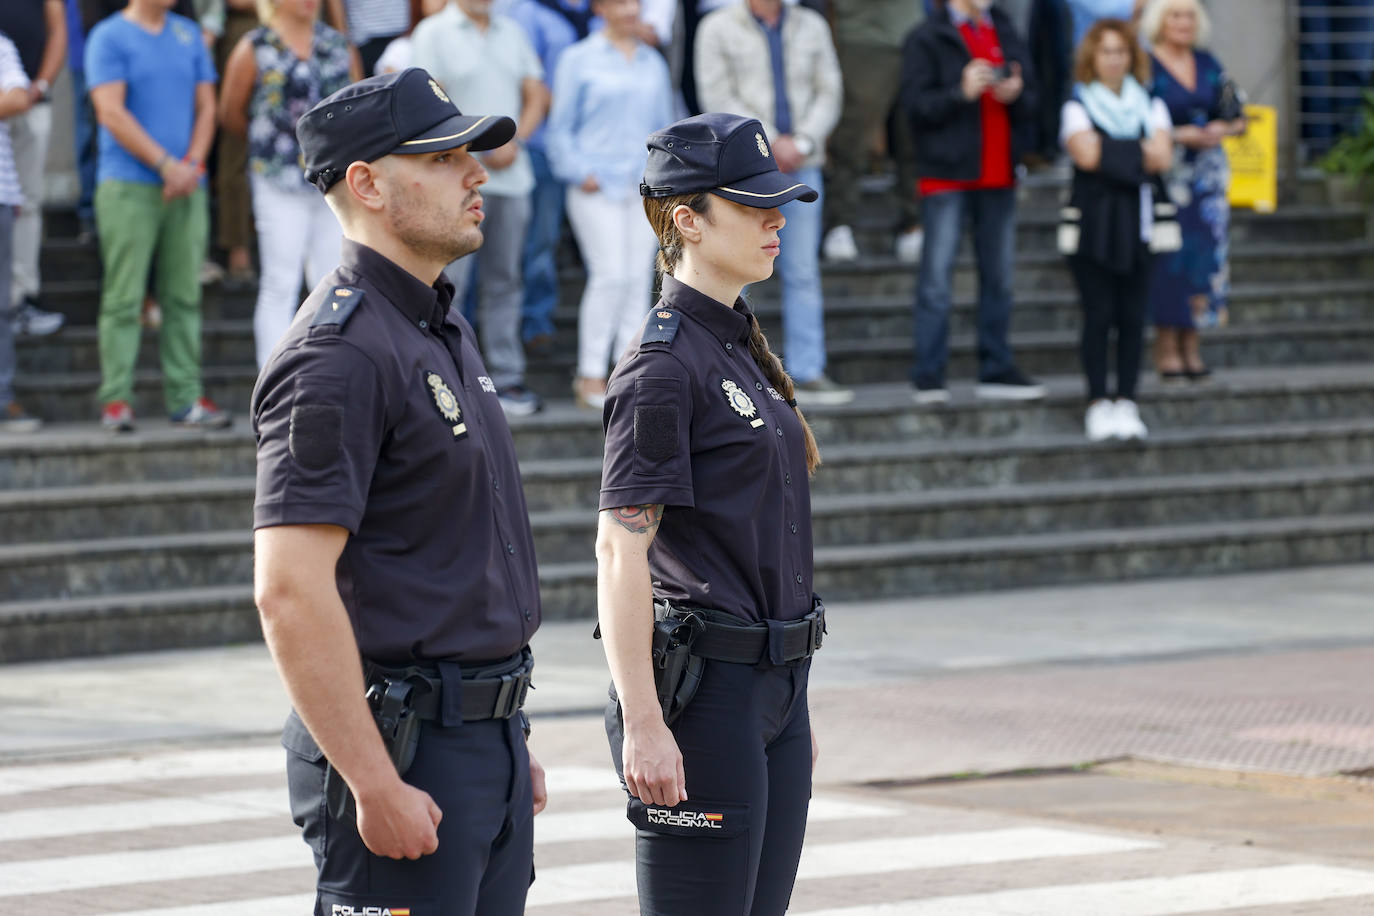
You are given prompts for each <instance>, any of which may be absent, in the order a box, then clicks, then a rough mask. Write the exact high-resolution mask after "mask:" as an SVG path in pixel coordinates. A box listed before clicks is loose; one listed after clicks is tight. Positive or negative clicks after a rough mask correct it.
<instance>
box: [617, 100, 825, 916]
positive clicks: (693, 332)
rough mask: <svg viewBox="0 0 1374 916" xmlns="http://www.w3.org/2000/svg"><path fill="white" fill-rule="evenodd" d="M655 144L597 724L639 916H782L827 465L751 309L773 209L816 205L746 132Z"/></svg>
mask: <svg viewBox="0 0 1374 916" xmlns="http://www.w3.org/2000/svg"><path fill="white" fill-rule="evenodd" d="M648 145H649V159H648V164H647V166H646V169H645V175H644V183H643V184H641V186H640V193H641V195H642V196H643V197H644V198H645V201H644V209H645V212H646V213H647V215H648V217H649V222H650V223H651V224H652V225H653V228H654V231H655V233H656V234H657V235H658V239H659V245H660V254H659V267H660V269H661V270H662V271H663V272H664V274H665V276H664V278H663V294H662V298H661V299H660V301H659V303H658V305H657V306H656V307H655V308H654V309H653V310H652V311H651V312H650V313H649V319H648V322H647V323H646V325H645V330H644V334H643V339H642V341H641V342H640V344H639V345H638V348H637V350H635V351H632V352H630V353H627V355H626V356H625V357H624V358H623V359H622V361H621V363H620V365H619V366H618V367H617V368H616V371H615V373H614V374H613V375H612V377H611V380H610V384H609V389H608V392H607V401H606V407H605V414H604V417H605V425H606V452H605V465H604V469H603V476H602V488H601V500H600V505H601V514H600V522H599V530H598V534H597V560H598V567H599V574H598V583H597V588H598V599H599V606H600V625H601V631H602V634H603V636H604V639H605V643H606V656H607V660H608V662H609V664H610V668H611V674H612V677H613V679H614V688H613V689H614V693H615V696H613V698H612V703H611V707H610V710H609V711H608V715H607V731H608V734H609V736H610V739H611V753H612V757H613V758H614V760H615V763H616V766H617V768H618V769H619V771H620V773H621V776H622V778H623V780H624V782H625V786H626V788H627V789H628V791H629V793H630V795H631V796H632V797H631V798H630V799H629V812H628V813H629V818H630V820H631V821H632V822H633V823H634V824H635V825H636V827H637V828H638V830H637V841H636V861H637V867H638V881H639V893H640V906H641V912H643V913H645V914H689V913H690V914H694V916H699V914H717V913H718V914H731V916H740V914H753V916H764V914H781V913H783V912H784V911H785V910H786V908H787V903H788V900H789V897H790V895H791V891H792V883H793V881H794V880H795V877H796V871H797V863H798V859H799V857H800V855H801V846H802V835H803V833H804V831H805V827H806V811H807V801H808V799H809V797H810V794H811V769H812V766H813V763H814V741H813V739H812V737H811V728H810V717H809V714H808V711H807V703H806V684H807V674H808V671H809V669H810V661H809V659H810V656H811V654H812V653H813V652H814V651H815V649H816V648H817V647H818V646H819V643H820V633H821V630H822V627H823V616H822V615H823V610H822V609H821V608H820V607H819V602H817V601H816V600H815V598H814V596H813V594H812V591H811V573H812V553H811V500H810V491H809V485H808V476H809V473H810V472H811V471H812V470H814V468H815V467H816V465H817V464H819V463H820V458H819V455H818V453H817V450H816V443H815V439H814V438H813V437H812V435H811V431H810V429H809V427H808V426H807V424H806V420H805V419H804V418H803V417H802V415H801V413H800V412H799V411H797V410H796V408H795V403H794V401H793V395H792V380H791V379H790V378H789V377H788V375H787V373H786V372H785V371H783V368H782V364H781V363H780V362H779V360H778V358H777V357H776V356H774V355H773V354H772V352H770V351H769V349H768V342H767V340H765V339H764V336H763V333H762V331H761V330H760V328H759V324H758V321H757V319H756V318H755V317H754V315H753V314H752V313H751V312H750V310H749V308H748V306H747V305H746V304H745V303H744V302H743V301H742V300H741V299H740V298H739V297H740V292H741V289H742V288H743V287H744V286H745V285H747V284H749V283H754V282H757V281H759V280H763V279H765V278H767V277H768V276H769V275H770V274H771V273H772V272H773V260H774V258H776V257H777V256H778V250H779V247H778V230H779V229H780V228H782V225H783V223H784V219H783V217H782V214H781V213H780V212H779V211H778V208H779V207H780V206H781V205H783V204H784V203H787V202H788V201H791V200H794V199H801V200H803V201H814V200H815V199H816V192H815V191H813V190H812V189H811V188H809V187H807V186H806V185H804V184H797V183H794V182H792V181H791V179H789V178H788V177H787V176H786V175H784V174H782V173H781V172H779V171H778V169H777V166H776V164H775V163H774V160H773V157H772V151H771V149H770V148H769V146H768V141H767V139H766V138H765V136H764V132H763V127H762V126H761V125H760V124H759V122H757V121H754V120H749V119H746V118H741V117H738V116H735V115H722V114H707V115H701V116H698V117H694V118H688V119H686V120H684V121H679V122H677V123H676V124H673V125H672V126H670V127H668V128H666V129H664V130H662V131H660V132H658V133H655V134H653V135H651V136H650V137H649V143H648ZM651 580H652V595H651ZM655 599H656V600H655ZM651 606H653V607H654V612H655V614H656V615H657V616H658V617H659V618H660V623H658V624H655V622H654V615H651V613H650V607H651ZM670 630H671V631H672V638H671V639H668V638H665V636H666V634H668V633H669V631H670ZM655 634H658V635H657V636H656V635H655ZM689 646H690V651H687V650H688V647H689ZM675 647H676V648H677V650H678V651H677V652H673V651H672V650H673V649H674V648H675ZM682 652H686V653H687V655H689V656H690V659H689V660H688V661H687V662H686V664H685V666H684V665H682V664H680V663H681V662H682V659H681V658H679V657H676V656H678V655H679V654H680V653H682ZM670 655H672V656H674V658H672V659H671V660H670V658H669V656H670ZM703 660H704V661H703ZM683 668H685V670H681V671H680V669H683ZM656 669H657V673H658V679H659V684H657V685H656V683H655V671H656ZM679 673H681V677H680V678H679V677H678V674H679ZM665 680H667V683H666V684H665V683H664V681H665ZM698 682H699V687H698V688H697V690H696V692H695V696H693V697H690V702H687V703H685V706H684V701H686V700H687V699H688V694H689V693H690V687H691V686H692V685H695V684H698ZM680 688H681V689H680ZM660 692H662V693H663V694H664V696H665V699H662V700H661V698H660V696H659V693H660ZM674 693H676V697H674V696H672V694H674ZM679 713H680V715H679ZM665 718H673V719H674V721H673V723H672V725H671V728H670V727H669V726H668V725H667V724H665Z"/></svg>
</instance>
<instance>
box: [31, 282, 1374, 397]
mask: <svg viewBox="0 0 1374 916" xmlns="http://www.w3.org/2000/svg"><path fill="white" fill-rule="evenodd" d="M578 301H579V300H576V299H574V300H573V301H572V302H570V303H565V304H564V305H563V306H562V307H560V308H559V309H558V311H557V312H555V314H554V323H555V326H556V338H555V343H554V350H555V352H560V353H563V354H572V353H574V352H575V351H576V349H577V319H578V305H577V303H578ZM756 305H757V309H756V310H757V312H758V315H759V320H760V322H761V323H762V324H763V327H764V330H765V331H766V332H768V333H769V334H770V335H771V336H772V337H773V338H776V340H777V341H778V342H779V343H780V342H781V340H782V320H783V318H782V307H781V304H780V303H779V301H778V300H777V299H776V298H765V299H762V300H761V301H759V302H758V303H756ZM976 314H977V301H976V299H975V298H973V297H971V296H963V297H960V298H959V299H957V300H956V301H955V303H954V309H953V314H952V317H951V322H952V323H953V324H954V326H956V327H959V326H964V327H967V326H972V325H973V323H974V322H975V320H976ZM1371 318H1374V284H1372V283H1370V282H1369V281H1368V280H1366V279H1356V280H1329V281H1328V280H1317V281H1311V282H1306V281H1294V282H1286V283H1284V282H1279V283H1265V284H1258V285H1255V284H1247V285H1238V286H1236V287H1234V288H1233V290H1232V295H1231V324H1232V326H1233V327H1246V326H1250V325H1260V324H1272V323H1276V322H1313V323H1318V322H1328V321H1358V320H1367V319H1371ZM1081 324H1082V308H1081V306H1080V304H1079V301H1078V294H1077V293H1076V292H1074V291H1073V290H1069V289H1062V290H1051V291H1032V292H1029V293H1027V294H1026V295H1024V296H1019V297H1018V298H1017V300H1016V304H1015V307H1014V309H1013V310H1012V334H1013V335H1014V336H1019V335H1021V334H1024V333H1027V332H1033V331H1074V332H1076V331H1077V330H1078V328H1079V327H1080V325H1081ZM825 326H826V336H827V339H829V340H843V339H845V338H907V339H909V338H910V337H911V336H912V300H911V299H910V298H909V297H906V296H880V297H864V298H848V297H841V298H835V299H831V300H829V301H827V302H826V304H825ZM203 341H204V342H203V359H204V362H205V364H206V365H212V366H213V365H249V364H252V363H253V361H254V358H255V357H254V348H253V325H252V321H251V320H250V319H248V318H243V319H235V320H230V321H206V322H205V323H204V325H203ZM15 344H16V354H17V358H18V369H19V373H20V375H21V376H24V375H37V374H39V373H45V372H94V371H97V370H98V369H99V367H100V355H99V342H98V337H97V333H96V328H95V326H94V325H68V326H67V327H66V328H64V329H63V330H62V331H61V333H59V334H54V335H52V336H49V337H21V338H19V339H18V340H17V341H16V342H15ZM157 361H158V358H157V335H156V334H155V333H146V334H144V335H143V343H142V349H141V350H140V353H139V362H140V364H142V365H145V366H156V365H157ZM536 362H537V360H536ZM551 394H553V395H554V396H561V395H562V392H561V391H560V392H556V393H551Z"/></svg>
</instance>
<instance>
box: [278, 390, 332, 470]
mask: <svg viewBox="0 0 1374 916" xmlns="http://www.w3.org/2000/svg"><path fill="white" fill-rule="evenodd" d="M342 439H343V407H341V406H338V405H332V404H297V405H295V406H294V407H292V408H291V432H290V436H289V438H288V440H287V441H288V443H289V445H290V449H291V457H292V458H293V459H295V461H296V463H297V464H299V465H300V466H301V467H303V468H308V469H309V470H312V471H320V470H324V469H325V468H327V467H330V466H331V465H333V464H334V463H335V462H336V461H337V460H338V458H339V451H340V445H341V443H342Z"/></svg>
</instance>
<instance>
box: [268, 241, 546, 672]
mask: <svg viewBox="0 0 1374 916" xmlns="http://www.w3.org/2000/svg"><path fill="white" fill-rule="evenodd" d="M452 298H453V287H452V286H451V285H450V284H448V283H447V281H445V280H443V279H442V278H441V279H440V280H439V282H438V283H437V284H436V285H435V286H432V287H431V286H426V285H425V284H424V283H422V282H421V281H420V280H418V279H417V278H415V277H414V276H413V275H412V274H410V273H408V272H406V271H405V270H404V269H402V268H401V267H399V266H398V265H396V264H394V263H393V262H391V261H389V260H387V259H386V258H385V257H383V256H382V255H380V254H378V253H377V252H375V251H373V250H371V249H369V248H366V247H364V246H362V245H358V244H356V243H354V242H350V241H345V242H344V247H343V257H342V263H341V265H340V266H339V267H338V268H337V269H336V270H335V271H334V272H333V273H332V274H330V275H329V276H328V277H326V278H325V279H324V281H323V282H322V283H321V284H320V286H318V287H317V288H316V289H315V291H314V292H313V293H311V295H310V298H308V299H307V300H306V301H305V304H304V305H302V307H301V310H300V313H299V314H298V315H297V318H296V321H295V322H293V323H292V325H291V329H290V331H289V332H288V333H287V335H286V338H285V339H284V341H283V342H282V344H281V345H280V346H279V347H278V348H277V350H276V351H275V353H274V354H273V356H272V358H271V359H270V360H269V361H268V363H267V365H266V366H265V367H264V368H263V371H262V374H261V375H260V376H259V379H258V384H257V387H256V388H255V390H254V392H253V406H252V413H253V431H254V434H255V435H256V437H257V445H258V451H257V455H258V469H257V495H256V501H255V503H254V507H253V524H254V527H255V528H265V527H270V526H274V525H313V524H327V525H338V526H339V527H342V528H346V529H347V530H348V531H349V533H350V537H349V538H348V541H347V543H346V545H345V546H344V550H343V554H342V555H341V556H340V558H339V563H338V567H337V570H336V580H337V583H338V587H339V594H340V595H341V596H342V598H343V603H344V605H345V607H346V608H347V609H348V614H349V617H350V619H351V620H352V623H353V631H354V634H355V636H356V637H357V640H358V647H359V649H360V650H361V652H362V654H363V655H364V656H365V657H367V658H370V659H373V660H375V661H378V662H382V663H393V664H394V663H404V662H408V661H412V660H452V661H460V662H461V661H474V660H489V659H497V658H504V657H506V656H509V655H511V654H513V653H515V652H517V651H519V650H520V649H521V648H523V647H524V646H525V645H526V643H528V642H529V639H530V635H531V634H532V633H533V632H534V630H535V628H536V627H538V626H539V618H540V605H539V586H538V573H537V570H536V567H535V557H534V539H533V536H532V534H531V532H530V524H529V515H528V511H527V509H526V506H525V494H524V490H523V489H522V487H521V484H520V473H519V468H518V467H517V464H516V458H515V443H514V441H513V440H512V438H511V433H510V428H509V426H508V425H507V424H506V418H505V415H504V414H503V413H502V410H501V405H500V403H499V401H498V400H497V398H496V387H495V385H493V384H492V381H491V379H490V377H488V375H487V370H486V367H485V366H484V365H483V363H482V358H481V356H480V355H479V353H478V351H477V347H476V343H475V340H474V334H473V330H472V327H471V326H470V325H469V324H468V323H467V322H466V321H465V320H464V319H463V318H462V316H461V315H459V314H457V312H456V310H450V309H449V305H450V304H451V302H452ZM340 308H342V309H344V310H345V311H350V312H351V314H349V315H348V317H347V320H346V321H344V322H342V323H339V322H337V321H333V322H331V321H330V320H329V319H330V316H331V313H334V314H337V312H338V310H339V309H340ZM317 316H318V317H317Z"/></svg>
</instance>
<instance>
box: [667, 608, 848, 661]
mask: <svg viewBox="0 0 1374 916" xmlns="http://www.w3.org/2000/svg"><path fill="white" fill-rule="evenodd" d="M654 610H655V613H656V614H657V615H658V616H659V617H660V618H662V617H665V616H672V617H677V618H680V619H683V620H686V619H688V618H690V617H695V618H696V619H697V620H699V621H700V622H701V625H702V626H701V628H700V632H698V633H697V635H696V636H695V638H694V639H693V640H692V642H691V646H692V654H693V655H696V656H699V657H701V658H707V659H712V660H714V661H720V662H734V663H736V664H742V665H757V664H759V663H760V662H762V661H764V660H765V659H766V660H768V661H770V662H772V663H773V664H775V665H782V664H786V663H788V662H795V661H800V660H801V659H804V658H810V657H811V656H812V655H815V654H816V650H818V649H819V648H820V647H821V643H822V642H823V641H824V639H825V605H823V604H821V602H820V600H819V599H817V600H816V601H815V604H814V609H813V610H812V611H811V613H809V614H807V615H806V616H805V617H802V618H799V619H797V620H788V621H780V620H768V621H764V622H762V623H755V624H742V623H732V622H730V621H732V620H738V618H736V617H734V616H733V615H729V614H726V613H724V612H723V611H715V610H710V609H706V608H694V607H687V606H684V605H679V604H670V603H668V602H666V601H660V602H656V603H655V605H654Z"/></svg>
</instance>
